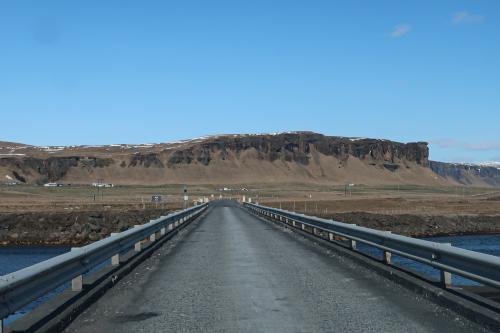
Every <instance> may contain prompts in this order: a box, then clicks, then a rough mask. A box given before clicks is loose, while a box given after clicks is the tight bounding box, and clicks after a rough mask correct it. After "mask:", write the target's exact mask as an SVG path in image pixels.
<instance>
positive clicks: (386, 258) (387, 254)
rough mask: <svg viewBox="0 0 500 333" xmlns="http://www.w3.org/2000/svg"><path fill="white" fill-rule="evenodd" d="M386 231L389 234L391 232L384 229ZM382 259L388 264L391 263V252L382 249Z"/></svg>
mask: <svg viewBox="0 0 500 333" xmlns="http://www.w3.org/2000/svg"><path fill="white" fill-rule="evenodd" d="M386 233H388V234H391V233H392V232H391V231H386ZM382 260H383V261H384V264H386V265H390V264H391V260H392V253H391V252H389V251H385V250H384V254H383V257H382Z"/></svg>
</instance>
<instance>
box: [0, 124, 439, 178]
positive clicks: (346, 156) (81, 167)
mask: <svg viewBox="0 0 500 333" xmlns="http://www.w3.org/2000/svg"><path fill="white" fill-rule="evenodd" d="M3 177H7V178H15V179H17V181H19V182H26V183H39V184H41V183H45V182H62V183H83V184H85V183H87V184H88V183H91V182H94V181H95V180H96V179H104V181H106V182H113V183H116V184H167V183H195V182H196V183H200V182H201V183H259V182H314V183H324V184H325V183H326V184H344V183H345V182H356V183H363V184H392V183H409V184H445V183H446V182H447V180H446V176H443V175H442V174H441V173H439V172H438V173H433V172H432V171H431V169H430V168H429V149H428V147H427V143H425V142H416V143H399V142H394V141H389V140H379V139H367V138H345V137H334V136H325V135H322V134H318V133H312V132H291V133H279V134H261V135H219V136H211V137H205V138H199V139H193V140H186V141H180V142H176V143H165V144H152V145H110V146H97V147H96V146H72V147H35V146H27V145H16V144H12V143H4V144H3V146H2V145H0V178H3ZM3 179H4V180H5V178H3Z"/></svg>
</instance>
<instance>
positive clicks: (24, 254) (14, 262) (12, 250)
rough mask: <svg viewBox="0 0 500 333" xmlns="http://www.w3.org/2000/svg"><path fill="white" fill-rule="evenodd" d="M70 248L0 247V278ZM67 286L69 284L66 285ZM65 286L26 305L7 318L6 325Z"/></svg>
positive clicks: (64, 286)
mask: <svg viewBox="0 0 500 333" xmlns="http://www.w3.org/2000/svg"><path fill="white" fill-rule="evenodd" d="M70 250H71V248H70V247H62V246H61V247H59V246H58V247H48V246H22V247H11V246H6V247H0V276H1V275H5V274H8V273H12V272H15V271H18V270H20V269H23V268H25V267H28V266H31V265H34V264H36V263H39V262H42V261H45V260H47V259H50V258H52V257H55V256H58V255H60V254H63V253H66V252H68V251H70ZM67 285H69V283H68V284H67ZM67 285H63V286H60V287H59V288H57V289H56V290H54V291H52V292H50V293H48V294H47V295H44V296H42V297H40V298H39V299H38V300H36V301H34V302H32V303H30V304H28V305H27V306H25V307H24V308H23V309H21V310H19V311H17V312H16V313H15V314H13V315H11V316H9V317H8V318H7V319H6V320H5V322H6V324H8V323H10V322H12V321H14V320H16V319H18V318H20V317H22V316H23V315H24V314H26V313H28V312H29V311H31V310H32V309H34V308H35V307H36V306H38V304H41V303H43V302H46V301H48V300H49V299H51V298H52V297H54V296H55V295H57V294H58V293H60V292H61V291H62V290H64V288H66V287H67Z"/></svg>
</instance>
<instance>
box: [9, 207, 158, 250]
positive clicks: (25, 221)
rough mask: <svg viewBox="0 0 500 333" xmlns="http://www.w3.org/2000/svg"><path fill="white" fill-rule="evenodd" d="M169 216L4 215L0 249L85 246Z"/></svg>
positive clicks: (141, 212) (108, 213)
mask: <svg viewBox="0 0 500 333" xmlns="http://www.w3.org/2000/svg"><path fill="white" fill-rule="evenodd" d="M167 214H168V211H167V210H165V209H159V208H158V209H155V208H148V209H145V210H123V211H102V210H92V211H72V212H47V211H44V212H27V213H19V212H11V213H0V245H84V244H88V243H91V242H94V241H97V240H99V239H102V238H105V237H107V236H109V235H110V233H112V232H120V231H124V230H127V229H129V228H131V227H133V226H134V225H137V224H143V223H145V222H148V221H149V220H151V219H155V218H158V217H160V216H162V215H167Z"/></svg>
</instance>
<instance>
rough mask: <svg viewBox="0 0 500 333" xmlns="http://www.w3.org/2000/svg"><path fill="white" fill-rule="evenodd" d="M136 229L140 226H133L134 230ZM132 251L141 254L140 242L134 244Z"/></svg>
mask: <svg viewBox="0 0 500 333" xmlns="http://www.w3.org/2000/svg"><path fill="white" fill-rule="evenodd" d="M137 227H140V225H139V224H136V225H134V228H137ZM134 251H135V252H141V241H138V242H137V243H135V245H134Z"/></svg>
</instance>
